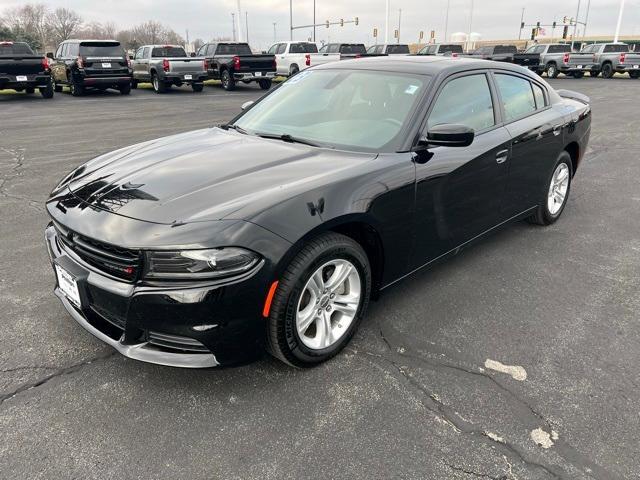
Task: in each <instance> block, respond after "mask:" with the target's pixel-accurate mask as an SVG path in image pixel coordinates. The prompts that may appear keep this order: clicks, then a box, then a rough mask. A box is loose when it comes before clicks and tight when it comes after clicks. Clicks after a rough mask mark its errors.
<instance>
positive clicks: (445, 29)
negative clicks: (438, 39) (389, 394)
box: [444, 0, 451, 42]
mask: <svg viewBox="0 0 640 480" xmlns="http://www.w3.org/2000/svg"><path fill="white" fill-rule="evenodd" d="M450 5H451V0H447V13H446V14H445V16H444V41H445V42H446V41H447V30H448V29H449V6H450Z"/></svg>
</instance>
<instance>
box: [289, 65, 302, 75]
mask: <svg viewBox="0 0 640 480" xmlns="http://www.w3.org/2000/svg"><path fill="white" fill-rule="evenodd" d="M299 71H300V69H299V68H298V65H296V64H295V63H294V64H293V65H291V68H289V76H290V77H293V76H294V75H295V74H296V73H298V72H299Z"/></svg>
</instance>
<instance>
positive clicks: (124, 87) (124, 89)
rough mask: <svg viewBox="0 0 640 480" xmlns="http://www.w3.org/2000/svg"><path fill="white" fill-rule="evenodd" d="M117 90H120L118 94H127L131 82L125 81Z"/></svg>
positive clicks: (129, 91) (129, 90)
mask: <svg viewBox="0 0 640 480" xmlns="http://www.w3.org/2000/svg"><path fill="white" fill-rule="evenodd" d="M118 90H120V95H129V94H130V93H131V84H130V83H125V84H124V85H120V86H119V87H118Z"/></svg>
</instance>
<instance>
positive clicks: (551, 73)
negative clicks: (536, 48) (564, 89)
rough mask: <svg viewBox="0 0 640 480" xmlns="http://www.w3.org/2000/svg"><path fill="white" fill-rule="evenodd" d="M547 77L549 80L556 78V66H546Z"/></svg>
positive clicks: (551, 64) (557, 72) (552, 64)
mask: <svg viewBox="0 0 640 480" xmlns="http://www.w3.org/2000/svg"><path fill="white" fill-rule="evenodd" d="M546 70H547V77H549V78H558V75H559V74H560V72H559V71H558V66H557V65H556V64H555V63H548V64H547V69H546Z"/></svg>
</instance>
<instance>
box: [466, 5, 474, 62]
mask: <svg viewBox="0 0 640 480" xmlns="http://www.w3.org/2000/svg"><path fill="white" fill-rule="evenodd" d="M471 25H473V0H471V11H470V12H469V35H468V36H467V50H471Z"/></svg>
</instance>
